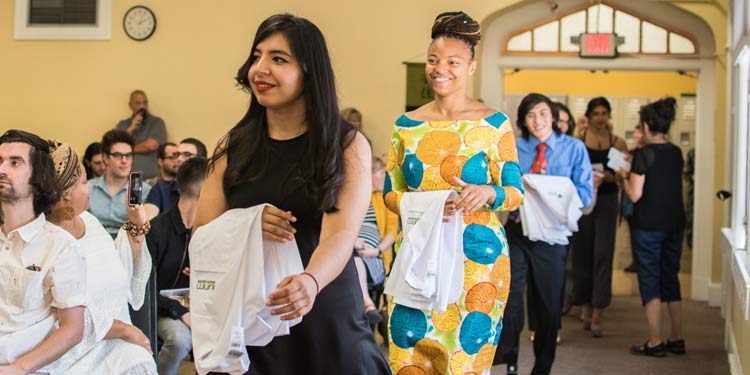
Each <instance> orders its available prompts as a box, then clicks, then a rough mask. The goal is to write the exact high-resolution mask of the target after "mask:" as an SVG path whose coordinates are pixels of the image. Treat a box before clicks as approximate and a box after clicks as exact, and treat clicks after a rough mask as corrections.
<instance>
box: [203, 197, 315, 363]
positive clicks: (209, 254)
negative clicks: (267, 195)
mask: <svg viewBox="0 0 750 375" xmlns="http://www.w3.org/2000/svg"><path fill="white" fill-rule="evenodd" d="M265 206H266V205H258V206H253V207H250V208H244V209H233V210H229V211H227V212H225V213H224V214H222V215H221V216H219V217H218V218H216V219H214V220H213V221H211V222H210V223H208V224H206V225H204V226H202V227H200V228H199V229H198V230H197V231H196V232H195V235H194V236H193V238H192V240H191V241H190V247H189V251H190V268H191V274H190V319H191V323H192V336H193V353H194V355H195V367H196V369H197V370H198V373H199V374H201V375H203V374H206V373H208V372H210V371H216V372H227V373H230V374H244V373H245V372H246V371H247V370H248V368H249V366H250V359H249V358H248V355H247V353H246V350H245V346H264V345H266V344H268V343H269V342H271V340H272V339H273V338H274V337H275V336H281V335H288V334H289V329H290V327H291V326H294V325H296V324H298V323H299V322H300V321H301V320H302V319H301V318H298V319H295V320H291V321H281V320H280V315H277V316H272V315H271V314H270V310H271V307H266V305H265V303H266V299H267V297H268V294H270V293H271V292H272V291H273V290H274V289H275V288H276V285H277V284H278V283H279V282H280V281H281V280H282V279H283V278H285V277H287V276H289V275H293V274H298V273H301V272H303V268H302V260H301V259H300V257H299V251H298V249H297V243H296V242H295V241H289V242H286V243H278V242H274V241H267V240H264V239H263V232H262V227H261V226H262V218H261V217H262V215H263V208H264V207H265Z"/></svg>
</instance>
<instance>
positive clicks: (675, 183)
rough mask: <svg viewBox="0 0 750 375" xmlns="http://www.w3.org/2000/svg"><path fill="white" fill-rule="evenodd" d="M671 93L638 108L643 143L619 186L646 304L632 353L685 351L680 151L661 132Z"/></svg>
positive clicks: (671, 108)
mask: <svg viewBox="0 0 750 375" xmlns="http://www.w3.org/2000/svg"><path fill="white" fill-rule="evenodd" d="M675 103H676V102H675V100H674V98H665V99H661V100H659V101H656V102H654V103H651V104H648V105H646V106H644V107H643V108H641V112H640V123H641V125H642V129H643V133H644V138H645V140H646V145H645V146H644V147H643V148H641V149H640V150H639V152H638V153H636V155H635V158H634V159H633V164H632V169H631V172H630V176H629V178H628V175H627V173H625V172H624V171H622V170H620V171H618V174H619V175H620V176H621V177H623V178H625V179H626V180H625V182H624V184H623V185H624V188H625V192H626V193H627V194H628V197H630V199H631V200H632V201H633V202H634V204H635V206H634V210H633V228H632V231H631V237H632V243H633V250H634V253H635V256H636V261H637V262H638V267H639V270H638V287H639V289H640V292H641V300H642V302H643V304H644V306H646V318H647V319H648V326H649V339H648V340H647V341H646V342H645V343H644V344H643V345H640V346H634V347H632V348H630V352H631V353H632V354H636V355H648V356H656V357H663V356H664V355H666V352H667V351H669V352H671V353H675V354H684V353H685V341H684V340H683V338H682V304H681V302H680V300H681V295H680V281H679V280H678V278H677V274H678V272H679V271H680V256H681V255H682V236H683V231H684V228H685V210H684V207H683V204H682V165H683V162H682V152H681V151H680V149H679V148H678V147H677V146H675V145H673V144H672V143H669V142H668V141H667V139H666V135H667V134H668V133H669V127H670V125H671V124H672V122H673V121H674V118H675ZM662 302H667V307H668V309H669V317H670V320H671V331H670V335H669V339H668V340H667V341H666V343H664V342H662V340H661V336H660V323H661V322H660V320H661V303H662Z"/></svg>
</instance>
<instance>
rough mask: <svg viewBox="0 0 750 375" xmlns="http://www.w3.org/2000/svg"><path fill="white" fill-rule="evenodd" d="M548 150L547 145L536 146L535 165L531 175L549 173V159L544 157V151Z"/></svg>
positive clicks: (532, 165) (532, 166)
mask: <svg viewBox="0 0 750 375" xmlns="http://www.w3.org/2000/svg"><path fill="white" fill-rule="evenodd" d="M546 149H547V145H546V144H544V143H540V144H538V145H536V157H535V158H534V163H533V164H531V173H538V174H546V173H547V159H546V158H545V157H544V150H546Z"/></svg>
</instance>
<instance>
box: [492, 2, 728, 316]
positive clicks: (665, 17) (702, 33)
mask: <svg viewBox="0 0 750 375" xmlns="http://www.w3.org/2000/svg"><path fill="white" fill-rule="evenodd" d="M554 4H556V5H557V7H556V8H555V9H552V7H551V3H550V2H546V1H527V2H522V3H519V4H517V5H514V6H511V7H509V8H505V9H502V10H500V11H498V12H496V13H493V14H491V15H490V16H488V17H487V18H486V19H485V20H484V21H483V22H482V29H483V30H484V35H483V42H482V43H483V45H484V48H483V49H482V51H481V52H480V58H481V61H480V62H481V64H480V69H481V74H480V77H481V82H479V93H478V94H479V97H481V98H482V99H483V100H484V101H485V102H486V103H488V104H489V105H490V106H493V107H495V108H502V104H503V101H504V90H503V88H504V77H503V70H504V69H515V68H522V69H575V70H630V71H645V70H648V71H678V70H684V71H694V72H697V73H698V82H697V85H696V88H697V96H696V102H697V108H696V139H695V153H696V158H695V159H696V160H695V164H696V165H695V170H696V175H695V198H694V212H693V215H694V220H693V228H694V230H693V236H694V237H693V259H692V277H691V298H693V299H695V300H701V301H706V300H708V297H709V286H710V284H711V270H712V268H711V265H712V261H713V259H712V248H713V240H714V238H713V237H714V233H713V222H712V220H713V217H714V215H713V213H714V205H713V192H714V191H715V190H716V189H715V186H714V185H715V184H714V175H713V170H714V168H715V166H714V155H715V152H716V150H715V141H714V132H715V130H714V127H715V124H714V118H715V117H714V115H715V111H716V99H715V98H716V91H717V90H716V85H715V84H716V66H715V63H716V60H715V53H716V46H715V41H714V35H713V32H712V31H711V28H710V27H709V26H708V24H706V22H704V21H703V20H702V19H701V18H699V17H698V16H696V15H694V14H692V13H689V12H687V11H685V10H683V9H680V8H678V7H676V6H674V5H671V4H665V3H659V2H652V1H628V0H608V1H607V4H609V5H610V6H612V7H616V8H618V9H622V10H624V11H630V12H632V13H634V14H648V15H649V17H650V20H652V21H653V22H658V23H659V24H661V25H663V26H665V27H668V28H673V29H678V30H689V34H690V37H691V38H692V40H694V41H695V42H696V44H697V45H698V46H699V48H698V51H697V53H696V54H694V55H689V56H675V55H659V56H646V55H632V56H622V57H619V58H617V59H612V60H601V59H581V58H579V57H577V56H559V55H540V56H518V55H512V54H504V52H503V51H504V48H501V46H503V43H504V42H505V41H506V40H507V38H508V37H509V36H510V35H511V34H512V33H513V32H514V31H516V30H519V29H521V28H524V27H528V26H529V25H534V24H537V23H539V22H540V21H542V20H544V19H547V18H549V17H552V16H554V14H565V13H567V12H569V11H572V10H575V9H580V8H581V7H583V6H586V5H592V4H591V2H590V1H588V0H558V1H556V2H554ZM540 15H541V16H540ZM705 228H710V229H709V230H705ZM701 229H703V230H701Z"/></svg>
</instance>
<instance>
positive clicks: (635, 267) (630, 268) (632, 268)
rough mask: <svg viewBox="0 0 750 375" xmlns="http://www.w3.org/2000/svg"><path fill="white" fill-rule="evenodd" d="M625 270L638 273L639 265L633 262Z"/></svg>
mask: <svg viewBox="0 0 750 375" xmlns="http://www.w3.org/2000/svg"><path fill="white" fill-rule="evenodd" d="M624 271H625V272H626V273H638V265H637V264H635V263H632V264H630V265H629V266H627V267H625V270H624Z"/></svg>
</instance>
